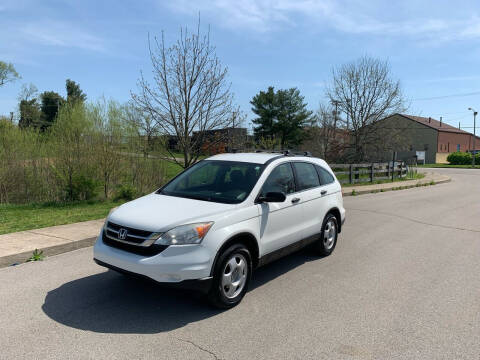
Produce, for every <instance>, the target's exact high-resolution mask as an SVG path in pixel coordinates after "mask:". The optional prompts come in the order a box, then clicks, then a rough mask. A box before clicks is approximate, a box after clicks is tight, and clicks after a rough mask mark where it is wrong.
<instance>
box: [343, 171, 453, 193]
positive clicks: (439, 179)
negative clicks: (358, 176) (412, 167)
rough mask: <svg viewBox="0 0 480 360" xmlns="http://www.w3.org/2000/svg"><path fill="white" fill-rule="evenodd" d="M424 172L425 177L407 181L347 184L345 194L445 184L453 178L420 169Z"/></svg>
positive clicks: (344, 188) (344, 189)
mask: <svg viewBox="0 0 480 360" xmlns="http://www.w3.org/2000/svg"><path fill="white" fill-rule="evenodd" d="M420 171H421V172H422V173H424V174H425V177H423V178H421V179H416V180H405V181H396V182H386V183H382V184H372V185H352V186H345V187H343V188H342V194H343V196H351V195H353V194H355V195H363V194H370V193H376V192H385V191H390V190H400V189H402V190H404V189H409V188H413V187H417V186H420V185H430V184H431V183H432V182H433V184H443V183H446V182H449V181H450V180H451V179H450V177H449V176H448V175H446V174H440V173H438V172H434V171H430V170H426V169H420Z"/></svg>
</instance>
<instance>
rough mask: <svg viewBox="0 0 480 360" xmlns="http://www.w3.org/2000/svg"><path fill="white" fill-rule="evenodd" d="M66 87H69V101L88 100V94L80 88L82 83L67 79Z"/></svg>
mask: <svg viewBox="0 0 480 360" xmlns="http://www.w3.org/2000/svg"><path fill="white" fill-rule="evenodd" d="M65 87H66V89H67V101H68V102H69V103H71V102H76V101H81V102H85V100H87V95H86V94H85V93H84V92H83V90H82V89H80V84H78V83H76V82H75V81H73V80H70V79H67V81H66V84H65Z"/></svg>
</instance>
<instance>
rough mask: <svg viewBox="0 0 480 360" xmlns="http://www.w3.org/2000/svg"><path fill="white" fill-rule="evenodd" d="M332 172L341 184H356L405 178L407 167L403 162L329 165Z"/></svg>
mask: <svg viewBox="0 0 480 360" xmlns="http://www.w3.org/2000/svg"><path fill="white" fill-rule="evenodd" d="M330 167H331V168H332V170H333V172H334V173H335V175H336V176H337V179H338V181H339V182H340V183H341V184H356V183H364V182H371V183H373V182H375V181H379V180H392V181H394V180H395V179H398V178H405V177H407V175H408V166H407V165H406V164H405V163H404V162H403V161H395V162H392V161H390V162H388V163H365V164H331V165H330Z"/></svg>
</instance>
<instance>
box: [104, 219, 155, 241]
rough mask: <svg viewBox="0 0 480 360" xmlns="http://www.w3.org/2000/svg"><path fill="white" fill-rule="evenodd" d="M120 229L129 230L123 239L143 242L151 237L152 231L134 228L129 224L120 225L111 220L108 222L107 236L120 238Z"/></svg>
mask: <svg viewBox="0 0 480 360" xmlns="http://www.w3.org/2000/svg"><path fill="white" fill-rule="evenodd" d="M120 229H125V230H126V231H127V236H126V237H125V239H122V241H127V242H129V243H134V244H141V243H143V242H144V241H145V240H147V239H148V238H149V236H150V235H152V233H151V232H150V231H145V230H138V229H133V228H130V227H127V226H122V225H118V224H115V223H112V222H111V221H109V222H107V229H106V230H107V236H108V237H109V238H113V239H117V240H120V239H119V236H118V232H119V231H120Z"/></svg>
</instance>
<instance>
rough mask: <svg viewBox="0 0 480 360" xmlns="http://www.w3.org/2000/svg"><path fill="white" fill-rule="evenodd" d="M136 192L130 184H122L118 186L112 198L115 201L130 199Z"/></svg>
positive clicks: (133, 197)
mask: <svg viewBox="0 0 480 360" xmlns="http://www.w3.org/2000/svg"><path fill="white" fill-rule="evenodd" d="M136 194H137V190H136V189H135V187H133V186H132V185H125V184H124V185H120V186H119V187H118V189H117V191H116V192H115V196H114V198H113V199H114V200H115V201H118V200H126V201H130V200H133V199H135V195H136Z"/></svg>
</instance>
